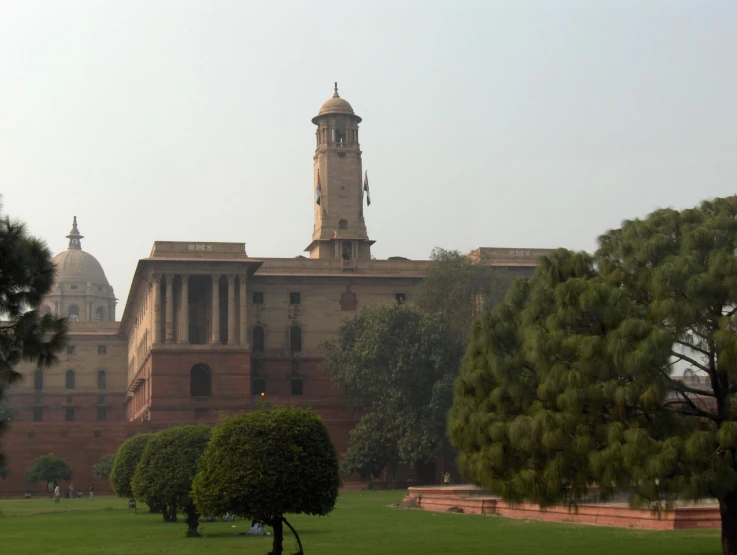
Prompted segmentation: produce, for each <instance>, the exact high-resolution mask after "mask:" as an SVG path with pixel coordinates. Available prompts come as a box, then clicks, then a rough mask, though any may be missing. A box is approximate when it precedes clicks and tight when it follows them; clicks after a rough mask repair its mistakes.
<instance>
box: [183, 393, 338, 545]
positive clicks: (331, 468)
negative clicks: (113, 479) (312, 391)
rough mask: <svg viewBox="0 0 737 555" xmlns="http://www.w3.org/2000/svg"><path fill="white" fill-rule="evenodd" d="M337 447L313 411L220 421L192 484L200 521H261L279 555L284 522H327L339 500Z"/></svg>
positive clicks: (284, 409) (294, 409)
mask: <svg viewBox="0 0 737 555" xmlns="http://www.w3.org/2000/svg"><path fill="white" fill-rule="evenodd" d="M339 486H340V475H339V471H338V459H337V456H336V453H335V447H334V446H333V443H332V442H331V440H330V436H329V434H328V430H327V427H326V426H325V423H324V422H323V420H322V419H321V418H320V417H319V416H318V415H317V414H316V413H314V412H313V411H311V410H308V409H302V408H298V407H278V408H273V409H269V410H260V411H255V412H251V413H248V414H241V415H238V416H234V417H233V418H230V419H227V420H223V421H221V422H220V423H219V424H218V425H217V426H216V427H215V429H214V430H213V432H212V436H211V439H210V443H209V444H208V446H207V449H206V451H205V454H204V456H203V457H202V459H201V461H200V470H199V472H198V474H197V476H196V477H195V480H194V484H193V488H192V489H193V492H192V493H193V497H194V500H195V503H196V505H197V508H198V509H199V511H200V513H201V514H207V515H222V514H225V513H226V512H230V513H232V514H234V515H237V516H241V517H245V518H249V519H257V520H260V521H262V522H264V523H266V524H268V525H269V526H272V527H273V529H274V541H273V548H272V553H273V554H274V555H281V553H282V541H283V526H282V524H286V525H287V526H289V528H290V529H291V530H292V532H294V534H295V536H296V537H297V542H298V543H299V552H300V553H301V552H302V544H301V542H300V540H299V536H297V533H296V531H295V530H294V528H292V526H291V525H290V524H289V522H287V520H286V518H284V515H286V514H300V513H304V514H308V515H326V514H328V513H329V512H330V511H332V510H333V507H334V506H335V501H336V499H337V497H338V488H339Z"/></svg>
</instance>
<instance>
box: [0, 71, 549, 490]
mask: <svg viewBox="0 0 737 555" xmlns="http://www.w3.org/2000/svg"><path fill="white" fill-rule="evenodd" d="M312 121H313V123H314V124H315V125H316V149H315V155H314V176H313V179H314V188H315V189H314V190H315V200H314V229H313V233H312V238H311V241H310V243H309V245H308V246H307V248H306V249H305V251H306V252H307V253H308V257H297V258H258V259H256V258H251V257H249V256H248V254H247V252H246V248H245V244H244V243H214V242H207V241H205V240H203V239H205V238H195V240H193V241H191V242H171V241H155V242H154V244H153V248H152V250H151V253H150V254H149V256H148V257H146V258H143V259H141V260H139V261H138V264H137V267H136V271H135V274H134V277H133V281H132V283H131V285H130V291H129V294H128V299H127V303H126V306H125V307H124V310H123V314H122V317H121V319H120V321H119V322H116V321H115V309H116V305H115V303H116V301H115V296H114V293H113V289H112V287H110V285H109V283H108V281H107V279H106V277H105V273H104V271H103V269H102V267H101V266H100V264H99V262H97V260H96V259H95V258H94V257H93V256H92V255H90V254H89V253H87V252H85V251H84V250H82V245H81V239H82V236H81V234H80V233H79V229H78V227H77V221H76V217H75V219H74V223H73V227H72V230H71V232H70V233H69V235H68V236H67V237H68V238H69V247H68V250H67V251H65V252H63V253H61V254H59V255H58V256H56V257H55V258H54V261H55V263H56V266H57V271H58V275H57V280H56V285H55V287H54V289H53V291H52V293H51V294H50V295H49V296H48V297H47V298H46V299H45V300H44V301H43V303H42V310H43V311H44V312H53V313H55V314H59V315H63V316H66V317H68V319H69V325H70V340H69V345H68V346H67V348H66V352H65V353H62V355H61V357H60V358H61V362H60V364H59V365H57V366H56V367H54V368H51V369H38V368H34V367H33V366H31V365H27V364H26V365H22V366H21V367H20V368H19V371H20V372H21V373H22V375H23V377H24V379H23V380H22V382H21V383H20V384H18V385H14V386H13V388H12V389H11V390H10V392H9V399H10V401H11V403H12V404H13V405H14V406H15V407H17V409H18V417H17V419H16V420H17V421H15V422H13V423H12V425H11V428H10V431H9V433H8V434H7V435H6V436H4V437H2V438H0V441H1V442H2V449H3V450H4V451H5V453H6V455H7V459H8V468H9V470H10V474H9V476H8V478H7V479H6V480H4V481H0V494H22V493H23V492H24V491H25V490H26V489H28V488H29V487H30V486H28V485H27V484H25V483H24V481H23V479H22V476H23V474H24V473H25V471H26V470H27V469H28V467H29V466H30V464H31V461H32V460H33V459H34V458H36V457H38V456H40V455H42V454H45V453H49V452H53V453H54V454H56V455H58V456H63V457H65V458H67V459H68V460H69V462H70V464H71V465H72V467H73V468H74V471H75V479H74V481H75V484H77V485H78V486H82V487H84V488H88V487H89V484H90V483H91V482H92V481H93V477H92V466H93V465H94V463H95V462H96V461H97V460H98V459H99V458H100V457H101V456H102V455H105V454H108V453H113V452H115V450H116V449H117V446H118V445H119V444H120V443H121V442H122V441H123V440H124V439H126V438H127V437H130V436H132V435H135V434H137V433H141V432H143V431H155V430H158V429H161V428H164V427H167V426H172V425H175V424H180V423H195V422H197V423H206V424H214V423H215V422H216V421H217V420H218V418H219V417H220V416H221V415H225V416H228V415H232V414H236V413H238V412H242V411H248V410H253V409H255V408H257V407H259V406H264V405H265V406H269V405H277V404H284V403H290V404H296V405H305V406H310V407H312V408H314V409H315V410H316V411H318V412H319V413H320V414H321V415H322V417H323V418H324V419H325V421H326V423H327V425H328V429H329V430H330V433H331V436H332V438H333V441H334V442H335V444H336V448H337V449H338V451H339V452H342V451H344V450H345V448H346V447H347V441H348V432H349V431H350V429H351V428H352V426H353V424H354V421H353V419H352V417H351V414H350V412H349V411H348V409H347V405H346V402H345V398H344V397H343V395H342V393H341V392H340V391H339V390H337V389H336V388H334V387H333V385H332V384H331V382H330V380H329V378H328V376H327V375H326V373H325V372H324V371H323V370H322V368H321V360H322V351H321V349H320V343H321V342H322V341H324V340H325V339H328V338H331V337H334V336H335V334H336V331H337V329H338V328H339V326H340V325H341V323H342V321H343V320H344V319H345V318H350V317H351V316H352V315H353V314H354V313H355V311H356V310H358V309H359V308H361V307H362V306H367V305H371V304H376V303H386V302H405V301H407V300H411V299H412V294H413V290H414V288H415V287H416V285H417V284H418V283H419V282H420V281H421V280H422V277H423V275H424V273H425V271H426V269H427V267H428V264H429V261H422V260H408V259H400V258H393V259H389V260H376V259H373V258H372V256H371V245H372V244H373V241H371V240H370V239H369V235H368V230H367V226H366V221H365V218H364V211H363V207H364V202H365V200H366V199H365V196H364V195H365V191H364V182H363V174H362V163H361V150H360V145H359V134H358V131H359V124H360V123H361V118H360V117H359V116H357V115H356V114H355V113H354V111H353V108H352V107H351V105H350V104H349V103H348V102H346V101H345V100H344V99H342V98H341V97H340V96H339V94H338V90H337V85H336V88H335V91H334V94H333V96H332V98H330V99H329V100H328V101H327V102H325V103H324V104H323V105H322V107H321V108H320V110H319V112H318V115H317V116H315V117H314V118H313V119H312ZM547 252H549V251H547V250H545V249H494V248H480V249H478V250H476V251H474V252H473V253H471V256H475V257H482V256H483V257H484V259H485V260H488V261H489V263H491V264H493V265H497V266H500V267H505V268H508V269H509V270H510V271H511V272H513V273H515V274H519V275H530V274H531V273H532V271H533V270H534V266H535V261H536V259H537V257H539V256H541V255H543V254H546V253H547ZM96 485H97V487H98V491H100V490H101V491H104V488H105V487H106V486H107V485H106V484H103V483H99V481H98V483H97V484H96Z"/></svg>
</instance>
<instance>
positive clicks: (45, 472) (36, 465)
mask: <svg viewBox="0 0 737 555" xmlns="http://www.w3.org/2000/svg"><path fill="white" fill-rule="evenodd" d="M73 474H74V471H73V470H72V468H71V467H70V466H69V465H68V464H67V461H65V460H64V459H62V458H59V457H55V456H54V455H53V454H51V453H49V454H48V455H42V456H40V457H39V458H37V459H36V460H35V461H33V466H32V467H31V468H30V469H28V471H27V472H26V481H27V482H29V483H31V484H33V483H36V482H61V481H69V480H71V479H72V475H73Z"/></svg>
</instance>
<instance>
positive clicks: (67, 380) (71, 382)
mask: <svg viewBox="0 0 737 555" xmlns="http://www.w3.org/2000/svg"><path fill="white" fill-rule="evenodd" d="M76 381H77V380H76V376H75V375H74V370H67V373H66V375H65V377H64V386H65V387H66V388H67V389H74V386H75V382H76Z"/></svg>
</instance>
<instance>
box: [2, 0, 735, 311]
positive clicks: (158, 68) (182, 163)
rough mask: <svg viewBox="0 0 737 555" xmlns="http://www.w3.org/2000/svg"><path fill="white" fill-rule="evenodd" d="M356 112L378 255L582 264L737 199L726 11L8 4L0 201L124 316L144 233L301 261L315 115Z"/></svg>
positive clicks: (457, 4) (651, 5)
mask: <svg viewBox="0 0 737 555" xmlns="http://www.w3.org/2000/svg"><path fill="white" fill-rule="evenodd" d="M333 81H338V83H339V88H340V93H341V96H342V97H343V98H345V99H346V100H348V101H349V102H350V103H351V104H352V105H353V108H354V109H355V111H356V113H357V114H358V115H360V116H361V117H362V118H363V123H362V124H361V147H362V149H363V161H364V168H365V169H367V170H368V173H369V178H370V183H371V197H372V198H371V200H372V204H371V206H370V207H369V208H367V209H366V210H365V214H366V221H367V225H368V230H369V236H370V237H371V238H372V239H375V240H376V241H377V243H376V245H375V246H374V248H373V252H374V254H375V255H376V256H377V257H378V258H386V257H388V256H394V255H401V256H407V257H410V258H427V257H428V255H429V254H430V251H431V250H432V248H433V247H435V246H442V247H445V248H454V249H461V250H464V251H465V250H470V249H472V248H475V247H478V246H498V247H558V246H564V247H569V248H573V249H586V250H592V249H593V248H594V247H595V245H596V237H597V236H598V235H599V234H601V233H603V232H604V231H606V230H607V229H609V228H612V227H617V226H618V225H619V223H620V222H621V221H622V220H623V219H625V218H634V217H640V216H645V215H646V214H647V213H649V212H650V211H652V210H653V209H655V208H657V207H662V206H672V207H675V208H685V207H688V206H693V205H695V204H697V203H698V202H699V201H700V200H702V199H704V198H710V197H715V196H725V195H730V194H734V193H736V192H737V179H736V178H737V2H735V1H734V0H724V1H709V0H702V1H698V2H697V1H693V0H691V1H677V0H663V1H647V0H631V1H626V0H612V1H603V0H602V1H595V0H581V1H572V0H571V1H564V0H559V1H556V2H553V1H549V0H541V1H538V2H534V1H524V0H510V1H508V2H501V1H496V2H495V1H492V0H483V1H479V2H472V1H461V0H455V1H446V2H440V1H429V0H422V1H409V0H391V1H376V0H371V1H368V0H367V1H363V2H357V1H351V0H343V1H341V2H314V1H293V2H278V1H274V0H270V1H268V2H264V1H260V2H250V1H245V0H242V1H226V0H220V1H217V0H201V1H197V2H194V1H183V0H170V1H162V0H160V1H155V0H146V1H134V0H125V1H115V2H113V1H106V0H94V1H93V0H90V1H87V2H73V1H62V0H54V1H51V2H41V1H33V0H24V1H21V0H13V1H8V0H0V193H2V194H3V196H4V205H5V212H6V213H8V214H10V215H11V216H14V217H20V218H22V219H24V220H26V221H27V223H28V225H29V228H30V230H31V231H32V232H33V233H34V234H35V235H38V236H41V237H43V238H45V239H46V240H47V241H48V243H49V246H50V247H51V249H52V250H53V251H54V252H59V251H62V250H64V249H66V244H67V240H66V239H65V238H64V236H65V235H66V234H67V232H68V231H69V228H70V227H71V221H72V216H75V215H76V216H78V218H79V227H80V231H81V232H82V234H84V235H85V236H86V238H85V239H84V240H83V242H82V244H83V248H84V249H85V250H87V251H88V252H90V253H92V254H93V255H95V256H96V257H97V258H98V260H100V262H101V263H102V265H103V267H104V269H105V271H106V273H107V276H108V279H109V280H110V282H111V284H112V285H113V286H114V287H115V291H116V294H117V296H118V297H119V298H120V303H119V305H118V307H119V308H118V318H120V316H121V313H122V308H123V306H124V305H125V300H126V296H127V294H128V289H129V287H130V281H131V278H132V275H133V271H134V269H135V266H136V261H137V260H138V259H139V258H144V257H146V256H147V255H148V254H149V252H150V249H151V246H152V244H153V241H154V240H197V241H240V242H246V244H247V250H248V254H249V255H250V256H254V257H260V256H263V257H293V256H296V255H299V254H302V250H303V249H304V247H305V246H307V244H308V243H309V242H310V239H311V233H312V218H313V202H314V200H313V199H314V196H313V195H314V193H313V183H312V156H313V153H314V145H315V141H314V126H313V124H312V123H311V121H310V119H311V118H312V117H313V116H314V115H316V113H317V111H318V109H319V108H320V105H321V104H322V103H323V102H324V101H325V100H327V99H328V98H329V97H330V96H331V95H332V88H333Z"/></svg>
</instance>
